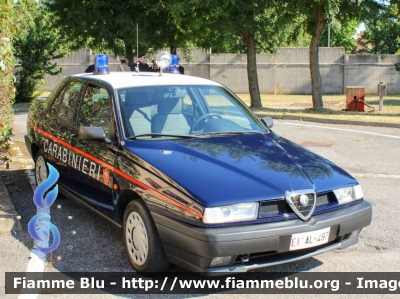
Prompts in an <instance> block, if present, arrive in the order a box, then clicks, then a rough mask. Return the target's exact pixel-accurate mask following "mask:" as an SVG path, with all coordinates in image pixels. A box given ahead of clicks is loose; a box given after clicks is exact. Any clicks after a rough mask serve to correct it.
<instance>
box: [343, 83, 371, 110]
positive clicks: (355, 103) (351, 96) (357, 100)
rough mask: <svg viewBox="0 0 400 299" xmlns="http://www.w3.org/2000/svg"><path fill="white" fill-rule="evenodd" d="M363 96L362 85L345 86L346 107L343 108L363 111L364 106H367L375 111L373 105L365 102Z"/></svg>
mask: <svg viewBox="0 0 400 299" xmlns="http://www.w3.org/2000/svg"><path fill="white" fill-rule="evenodd" d="M364 96H365V89H364V86H346V109H344V110H346V111H353V110H357V111H361V112H364V107H365V106H367V107H369V108H371V109H372V110H373V111H374V112H375V107H373V106H371V105H368V104H367V103H365V101H364Z"/></svg>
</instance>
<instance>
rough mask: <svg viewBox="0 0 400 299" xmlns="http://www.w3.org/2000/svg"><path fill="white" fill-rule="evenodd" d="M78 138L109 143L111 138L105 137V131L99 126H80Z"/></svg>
mask: <svg viewBox="0 0 400 299" xmlns="http://www.w3.org/2000/svg"><path fill="white" fill-rule="evenodd" d="M79 139H80V140H93V141H100V142H105V143H111V140H110V139H108V138H106V133H105V132H104V130H103V128H101V127H80V128H79Z"/></svg>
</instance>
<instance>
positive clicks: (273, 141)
mask: <svg viewBox="0 0 400 299" xmlns="http://www.w3.org/2000/svg"><path fill="white" fill-rule="evenodd" d="M125 148H126V149H127V150H129V151H131V152H132V153H133V154H135V155H137V156H138V157H139V158H141V159H143V160H144V161H143V164H144V165H145V166H146V165H147V166H151V168H153V167H154V168H156V169H157V170H158V171H160V172H162V173H163V174H164V175H166V176H167V177H169V178H170V179H172V180H173V181H175V182H176V183H177V184H178V185H179V186H180V189H183V190H185V191H186V192H187V193H188V194H190V195H191V196H192V197H193V198H194V199H195V200H197V201H199V202H200V203H201V204H203V205H204V206H206V207H212V206H220V205H229V204H235V203H242V202H253V201H263V200H269V199H277V198H283V197H284V195H285V193H286V192H287V191H296V190H304V189H315V190H316V191H317V192H318V193H321V192H326V191H330V190H332V189H336V188H340V187H344V186H351V185H354V184H357V181H356V180H355V179H354V178H353V177H351V176H350V175H349V174H348V173H346V172H345V171H344V170H342V169H341V168H339V167H338V166H336V165H334V164H333V163H331V162H329V161H328V160H326V159H324V158H322V157H321V156H319V155H317V154H315V153H313V152H311V151H309V150H307V149H305V148H303V147H301V146H299V145H297V144H295V143H293V142H291V141H289V140H287V139H284V138H282V137H280V136H278V135H276V134H275V133H273V132H271V133H269V134H246V135H234V136H223V137H211V138H198V139H181V140H174V141H162V142H158V141H157V142H149V141H147V142H143V141H138V140H135V141H128V142H126V144H125ZM146 168H147V167H146ZM149 169H150V167H149Z"/></svg>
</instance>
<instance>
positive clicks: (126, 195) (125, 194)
mask: <svg viewBox="0 0 400 299" xmlns="http://www.w3.org/2000/svg"><path fill="white" fill-rule="evenodd" d="M131 201H140V202H141V203H142V204H143V205H144V206H146V207H147V205H146V203H145V201H144V200H143V199H142V198H141V197H140V195H139V194H138V193H136V192H135V191H133V190H132V189H126V190H123V191H122V192H121V195H120V196H119V201H118V210H119V216H120V218H121V221H122V220H123V218H124V212H125V210H126V207H127V206H128V204H129V203H130V202H131Z"/></svg>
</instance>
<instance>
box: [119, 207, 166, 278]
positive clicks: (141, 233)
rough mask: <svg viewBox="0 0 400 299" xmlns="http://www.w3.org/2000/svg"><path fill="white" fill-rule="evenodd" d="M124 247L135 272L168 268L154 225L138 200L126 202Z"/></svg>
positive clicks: (158, 270)
mask: <svg viewBox="0 0 400 299" xmlns="http://www.w3.org/2000/svg"><path fill="white" fill-rule="evenodd" d="M123 237H124V244H125V249H126V251H127V253H128V256H129V261H130V262H131V264H132V266H133V268H134V269H135V270H136V271H137V272H162V271H165V270H166V269H168V267H169V263H168V261H167V259H166V257H165V253H164V249H163V247H162V244H161V240H160V238H159V236H158V232H157V229H156V226H155V224H154V222H153V219H152V218H151V216H150V213H149V211H148V209H147V207H146V206H145V205H144V204H142V203H141V202H138V201H132V202H130V203H129V204H128V206H127V207H126V209H125V212H124V220H123Z"/></svg>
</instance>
